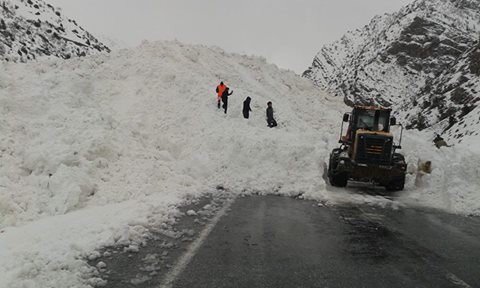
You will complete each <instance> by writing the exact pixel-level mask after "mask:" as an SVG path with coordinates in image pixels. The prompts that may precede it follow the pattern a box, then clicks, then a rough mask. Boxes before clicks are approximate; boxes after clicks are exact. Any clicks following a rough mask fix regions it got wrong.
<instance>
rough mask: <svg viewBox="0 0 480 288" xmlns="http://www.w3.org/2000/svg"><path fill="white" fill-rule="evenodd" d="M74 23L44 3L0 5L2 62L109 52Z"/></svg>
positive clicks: (20, 0)
mask: <svg viewBox="0 0 480 288" xmlns="http://www.w3.org/2000/svg"><path fill="white" fill-rule="evenodd" d="M109 51H110V50H109V48H108V47H106V46H105V45H103V44H102V43H100V42H99V41H98V40H97V39H96V38H95V37H93V36H92V35H91V34H90V33H88V32H87V31H85V30H84V29H83V28H82V27H81V26H79V25H78V24H77V23H76V22H75V20H72V19H68V18H65V17H64V16H63V15H62V14H61V12H60V11H59V10H57V9H55V8H54V7H53V6H52V5H50V4H47V3H46V2H44V1H42V0H7V1H1V3H0V59H1V60H5V61H20V62H26V61H29V60H33V59H36V58H37V57H39V56H50V55H51V56H56V57H60V58H64V59H68V58H70V57H74V56H85V55H89V54H93V53H98V52H109Z"/></svg>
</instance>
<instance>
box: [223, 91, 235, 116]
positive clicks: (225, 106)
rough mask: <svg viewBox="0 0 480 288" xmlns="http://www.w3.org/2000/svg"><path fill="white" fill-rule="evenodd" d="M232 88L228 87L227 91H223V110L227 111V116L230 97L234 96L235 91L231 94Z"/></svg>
mask: <svg viewBox="0 0 480 288" xmlns="http://www.w3.org/2000/svg"><path fill="white" fill-rule="evenodd" d="M229 91H230V88H228V87H226V88H225V91H223V94H222V102H223V109H225V114H227V109H228V96H230V95H232V94H233V91H232V92H230V93H229Z"/></svg>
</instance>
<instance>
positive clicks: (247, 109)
mask: <svg viewBox="0 0 480 288" xmlns="http://www.w3.org/2000/svg"><path fill="white" fill-rule="evenodd" d="M251 101H252V98H250V97H247V99H245V101H243V117H244V118H245V119H248V118H249V117H250V112H251V111H252V108H250V102H251Z"/></svg>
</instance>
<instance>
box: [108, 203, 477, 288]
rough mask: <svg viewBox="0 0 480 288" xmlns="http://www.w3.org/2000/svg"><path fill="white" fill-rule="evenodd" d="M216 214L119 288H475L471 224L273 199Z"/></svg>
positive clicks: (411, 212)
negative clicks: (154, 273)
mask: <svg viewBox="0 0 480 288" xmlns="http://www.w3.org/2000/svg"><path fill="white" fill-rule="evenodd" d="M223 212H225V211H223ZM219 213H221V212H219ZM220 216H221V217H220ZM220 216H219V217H217V218H216V219H213V220H212V221H213V222H214V223H213V224H208V225H207V226H205V227H204V228H202V229H204V230H203V232H201V231H198V233H197V234H196V236H195V237H196V239H197V240H195V241H193V242H191V243H189V244H188V245H186V246H185V247H184V248H182V249H183V250H182V251H183V252H182V253H178V257H177V258H175V259H171V260H172V263H171V265H169V266H168V267H169V269H167V270H166V271H165V272H164V273H163V274H162V273H160V274H159V275H161V276H159V277H157V278H155V277H153V278H151V279H150V278H146V279H145V280H148V281H144V282H142V281H140V282H141V283H139V282H133V283H135V285H134V284H131V283H132V282H131V281H130V282H128V281H124V282H123V285H122V287H178V288H187V287H188V288H192V287H198V288H202V287H205V288H207V287H208V288H215V287H245V288H247V287H248V288H254V287H262V288H266V287H309V288H311V287H329V288H333V287H343V288H344V287H356V288H359V287H368V288H374V287H402V288H404V287H463V288H465V287H480V219H479V218H474V217H461V216H455V215H450V214H444V213H441V212H437V211H419V210H417V209H408V208H407V209H405V208H402V209H399V210H392V209H390V208H387V209H384V208H378V207H372V206H360V207H359V206H338V207H337V206H333V207H324V206H318V203H316V202H311V201H302V200H296V199H291V198H285V197H275V196H252V197H243V198H238V199H236V200H235V201H234V202H233V203H232V204H231V206H230V209H229V210H228V211H227V212H226V213H225V214H224V215H223V214H222V215H220ZM217 221H218V222H217ZM205 230H208V231H205ZM180 254H182V255H183V256H182V255H180ZM114 262H115V261H114ZM133 262H134V261H133ZM133 266H135V263H130V266H129V267H130V268H131V267H133ZM129 267H123V268H122V269H130V268H129ZM117 272H120V275H124V274H128V273H124V272H125V271H123V272H122V271H117ZM127 280H128V279H127ZM116 281H117V282H115V281H113V282H111V281H109V282H108V285H107V286H110V287H119V286H118V285H119V283H122V282H119V280H118V279H117V280H116ZM127 283H129V284H128V285H127ZM129 285H130V286H129Z"/></svg>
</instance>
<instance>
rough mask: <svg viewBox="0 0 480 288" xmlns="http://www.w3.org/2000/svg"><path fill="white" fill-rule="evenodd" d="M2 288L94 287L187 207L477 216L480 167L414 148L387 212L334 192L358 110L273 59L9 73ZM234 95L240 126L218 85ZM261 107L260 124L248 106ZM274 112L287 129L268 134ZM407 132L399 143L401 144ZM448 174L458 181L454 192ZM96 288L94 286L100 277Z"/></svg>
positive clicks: (1, 194)
mask: <svg viewBox="0 0 480 288" xmlns="http://www.w3.org/2000/svg"><path fill="white" fill-rule="evenodd" d="M0 71H4V72H5V73H0V115H1V116H0V135H2V137H1V138H0V153H1V154H0V155H1V161H0V275H1V276H2V277H1V278H0V287H1V288H7V287H8V288H15V287H59V288H60V287H90V285H91V284H94V283H98V279H95V277H94V275H95V274H94V271H93V270H92V268H88V266H87V265H86V261H85V260H84V257H87V256H88V255H90V254H92V253H93V251H94V250H95V249H97V248H99V247H102V246H104V245H114V244H120V243H121V244H128V243H130V242H132V241H133V242H134V243H139V242H141V241H142V239H143V237H145V235H147V234H148V229H149V228H151V227H152V226H154V227H156V226H157V225H159V223H162V222H163V221H167V220H171V217H172V216H173V215H176V213H178V211H176V207H177V206H178V205H180V204H181V203H183V202H184V201H186V199H188V198H192V197H199V196H200V195H202V194H204V193H209V192H211V193H225V192H221V191H220V192H218V191H217V192H215V190H216V189H215V187H217V186H219V185H220V186H223V187H225V188H226V189H228V190H229V191H231V192H232V193H247V194H248V193H261V194H266V193H274V194H281V195H303V196H302V197H304V198H307V199H316V200H319V201H322V202H323V203H325V204H326V205H334V204H336V203H342V202H349V203H374V204H378V205H389V206H393V207H402V206H403V205H422V206H429V207H436V208H440V209H445V210H448V211H452V212H455V213H462V214H480V210H479V207H480V199H479V198H480V193H479V191H480V180H479V179H480V167H479V166H478V164H477V163H478V162H479V161H480V156H479V155H478V154H475V153H473V152H470V151H469V150H468V149H457V148H453V149H442V150H438V151H437V150H432V147H431V145H430V144H429V143H427V140H426V138H425V135H423V134H422V133H419V132H411V133H407V135H406V139H405V142H404V143H403V146H404V147H405V151H404V153H405V154H406V155H407V159H408V162H409V164H410V167H411V170H412V172H413V173H414V171H415V165H416V163H417V161H418V159H419V158H423V159H425V160H432V161H433V167H434V172H433V173H432V175H426V176H425V177H424V178H423V179H422V181H417V182H418V183H415V175H414V174H413V175H408V183H407V187H406V191H405V192H404V193H401V194H399V195H398V196H397V197H396V198H394V199H393V200H392V199H386V198H384V197H380V196H378V197H376V196H370V195H365V194H361V193H356V190H355V189H354V188H350V189H335V188H332V187H330V186H329V185H327V183H326V182H325V180H324V175H323V173H324V171H325V169H326V166H325V162H326V161H327V159H328V156H329V153H330V151H331V149H333V148H335V147H337V145H338V143H337V140H338V133H339V127H340V120H341V115H342V113H343V112H344V111H345V110H348V108H347V107H346V106H345V105H344V104H343V101H342V99H340V98H338V97H330V96H329V95H327V94H326V93H324V92H323V91H321V90H319V89H318V88H316V87H315V86H314V85H313V84H312V83H311V82H310V81H308V80H307V79H304V78H300V77H298V76H296V75H295V74H294V73H293V72H288V71H284V70H280V69H278V68H277V67H276V66H275V65H272V64H268V63H266V61H265V60H264V59H263V58H258V57H250V56H241V55H237V54H229V53H226V52H224V51H223V50H221V49H218V48H210V47H205V46H189V45H184V44H181V43H177V42H159V43H144V44H142V45H141V46H140V47H138V48H136V49H131V50H119V51H114V52H112V53H111V54H99V55H92V56H88V57H83V58H74V59H70V60H68V61H66V60H62V59H45V60H41V61H34V62H31V63H26V64H19V63H5V62H4V63H0ZM221 80H223V81H225V82H226V83H227V84H228V85H229V86H230V87H231V88H232V89H233V91H234V94H233V95H232V96H231V97H230V106H231V107H230V109H229V114H228V115H224V114H223V112H222V111H220V110H217V108H216V95H215V93H214V90H215V87H216V85H217V84H218V83H219V82H220V81H221ZM247 96H250V97H252V99H253V100H252V110H253V112H252V117H251V119H249V120H245V119H243V117H242V114H241V110H242V102H243V100H244V99H245V98H246V97H247ZM267 101H273V105H274V108H275V111H276V117H277V120H278V122H279V127H278V128H276V129H269V128H267V127H266V121H265V108H266V102H267ZM397 132H398V131H397ZM446 175H449V176H450V177H452V179H450V181H446V178H447V177H446ZM92 275H93V278H92Z"/></svg>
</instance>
